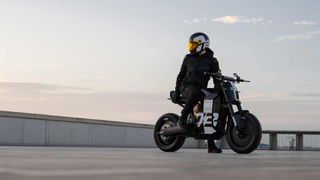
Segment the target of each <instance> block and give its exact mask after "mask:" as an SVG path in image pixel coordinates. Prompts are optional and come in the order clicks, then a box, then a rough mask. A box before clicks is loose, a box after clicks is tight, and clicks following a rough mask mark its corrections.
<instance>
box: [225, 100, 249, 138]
mask: <svg viewBox="0 0 320 180" xmlns="http://www.w3.org/2000/svg"><path fill="white" fill-rule="evenodd" d="M227 105H228V109H229V113H230V117H231V119H232V121H233V124H234V126H235V127H236V128H237V131H238V132H241V131H242V130H243V129H244V124H245V123H243V120H244V119H243V116H242V114H243V113H244V112H246V111H243V110H242V107H241V103H240V102H237V103H235V104H232V103H231V102H229V103H227ZM233 105H236V107H237V109H238V111H237V112H236V113H235V112H234V109H233V107H234V106H233Z"/></svg>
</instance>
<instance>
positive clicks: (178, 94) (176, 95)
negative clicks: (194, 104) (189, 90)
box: [171, 89, 180, 103]
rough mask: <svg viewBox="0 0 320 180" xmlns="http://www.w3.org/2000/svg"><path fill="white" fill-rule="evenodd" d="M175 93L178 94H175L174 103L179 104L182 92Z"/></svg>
mask: <svg viewBox="0 0 320 180" xmlns="http://www.w3.org/2000/svg"><path fill="white" fill-rule="evenodd" d="M175 92H176V93H175V94H174V96H173V97H172V99H171V100H172V102H173V103H178V102H179V101H180V91H179V90H177V89H176V90H175Z"/></svg>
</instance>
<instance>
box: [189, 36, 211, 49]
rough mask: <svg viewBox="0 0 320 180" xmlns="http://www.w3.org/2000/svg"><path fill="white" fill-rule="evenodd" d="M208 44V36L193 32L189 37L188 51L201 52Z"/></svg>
mask: <svg viewBox="0 0 320 180" xmlns="http://www.w3.org/2000/svg"><path fill="white" fill-rule="evenodd" d="M209 45H210V40H209V37H208V36H207V35H206V34H205V33H202V32H197V33H194V34H192V35H191V36H190V38H189V45H188V47H189V51H190V53H191V54H201V52H203V51H205V50H206V49H207V48H208V47H209Z"/></svg>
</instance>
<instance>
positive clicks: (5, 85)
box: [0, 82, 91, 93]
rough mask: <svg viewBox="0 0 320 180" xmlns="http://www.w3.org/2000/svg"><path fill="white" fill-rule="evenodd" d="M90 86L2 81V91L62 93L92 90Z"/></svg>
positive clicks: (0, 90) (0, 86) (0, 85)
mask: <svg viewBox="0 0 320 180" xmlns="http://www.w3.org/2000/svg"><path fill="white" fill-rule="evenodd" d="M90 90H91V89H89V88H83V87H72V86H64V85H58V84H45V83H33V82H0V92H25V93H26V92H33V93H61V92H83V91H90Z"/></svg>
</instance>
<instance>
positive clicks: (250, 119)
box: [226, 112, 262, 154]
mask: <svg viewBox="0 0 320 180" xmlns="http://www.w3.org/2000/svg"><path fill="white" fill-rule="evenodd" d="M238 113H239V112H238ZM236 114H237V113H236ZM239 122H240V123H241V125H240V127H241V128H240V129H239V130H238V128H237V127H235V126H234V123H233V122H232V120H231V121H229V123H228V126H227V130H226V139H227V142H228V144H229V146H230V148H231V149H232V150H233V151H235V152H237V153H239V154H248V153H251V152H252V151H254V150H255V149H257V147H258V146H259V144H260V140H261V137H262V129H261V125H260V122H259V120H258V119H257V118H256V117H255V116H254V115H253V114H251V113H249V112H244V113H242V115H240V121H239ZM238 126H239V125H238Z"/></svg>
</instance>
